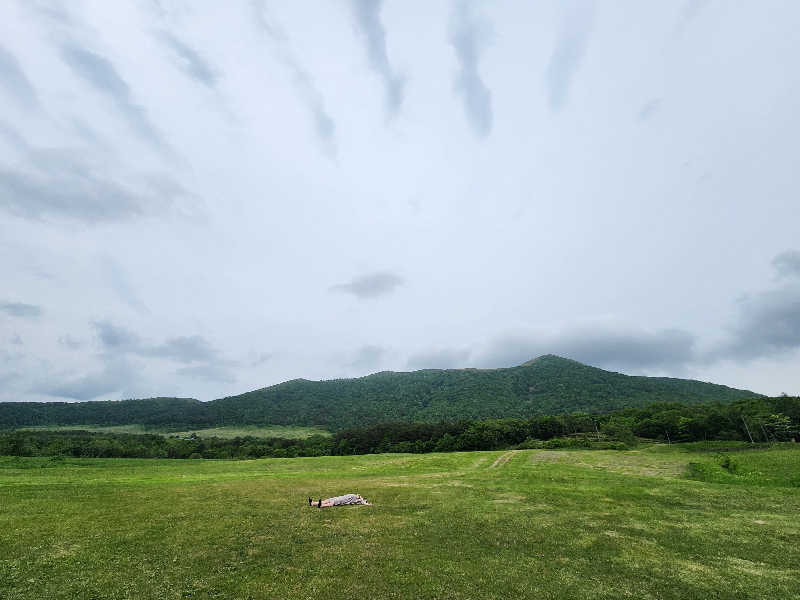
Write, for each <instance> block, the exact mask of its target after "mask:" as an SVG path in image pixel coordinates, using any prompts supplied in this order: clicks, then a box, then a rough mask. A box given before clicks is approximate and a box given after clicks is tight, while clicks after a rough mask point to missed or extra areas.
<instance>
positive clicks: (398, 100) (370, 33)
mask: <svg viewBox="0 0 800 600" xmlns="http://www.w3.org/2000/svg"><path fill="white" fill-rule="evenodd" d="M352 4H353V11H354V13H355V20H356V25H357V27H358V29H359V31H360V32H361V36H362V38H363V39H364V44H365V49H366V51H367V57H368V58H369V64H370V67H371V68H372V70H373V71H375V72H376V73H377V74H378V75H379V76H380V77H381V79H382V80H383V84H384V88H385V90H386V108H387V110H388V112H389V114H390V115H394V114H395V113H396V112H397V111H398V110H399V109H400V106H401V105H402V103H403V93H404V88H405V79H404V78H403V77H401V76H400V75H398V74H397V73H395V72H394V70H393V69H392V66H391V65H390V64H389V56H388V54H387V52H386V28H385V27H384V26H383V23H381V19H380V13H381V8H382V7H383V0H352Z"/></svg>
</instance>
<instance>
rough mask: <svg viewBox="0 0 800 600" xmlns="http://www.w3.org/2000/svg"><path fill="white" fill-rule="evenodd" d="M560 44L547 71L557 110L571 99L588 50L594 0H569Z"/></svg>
mask: <svg viewBox="0 0 800 600" xmlns="http://www.w3.org/2000/svg"><path fill="white" fill-rule="evenodd" d="M561 6H562V8H563V11H564V14H563V16H562V19H561V26H560V28H559V32H558V35H557V37H556V44H555V47H554V48H553V54H552V55H551V57H550V63H549V65H548V66H547V71H546V73H545V81H546V82H547V88H548V90H549V98H550V108H551V109H552V110H553V111H554V112H556V111H559V110H561V109H562V108H563V107H564V105H565V104H566V103H567V99H568V96H569V88H570V86H571V84H572V79H573V78H574V77H575V74H576V73H577V71H578V69H579V67H580V65H581V61H583V57H584V55H585V54H586V48H587V46H588V43H589V35H590V34H591V31H592V24H593V22H594V10H595V7H594V0H585V1H584V0H565V1H564V2H563V3H562V4H561Z"/></svg>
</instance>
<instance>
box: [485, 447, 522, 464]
mask: <svg viewBox="0 0 800 600" xmlns="http://www.w3.org/2000/svg"><path fill="white" fill-rule="evenodd" d="M517 452H519V450H511V451H510V452H506V453H505V454H502V455H501V456H498V457H497V460H495V461H494V462H493V463H492V464H491V465H490V466H489V468H490V469H499V468H500V467H502V466H503V465H504V464H506V463H507V462H508V461H510V460H511V459H512V458H513V456H514V455H515V454H516V453H517Z"/></svg>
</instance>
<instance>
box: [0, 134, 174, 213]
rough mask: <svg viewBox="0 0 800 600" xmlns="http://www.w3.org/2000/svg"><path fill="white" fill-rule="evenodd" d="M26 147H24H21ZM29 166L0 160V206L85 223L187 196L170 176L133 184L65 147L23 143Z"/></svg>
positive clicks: (145, 210)
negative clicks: (118, 178)
mask: <svg viewBox="0 0 800 600" xmlns="http://www.w3.org/2000/svg"><path fill="white" fill-rule="evenodd" d="M23 148H24V147H23ZM24 149H25V150H26V153H27V158H28V165H27V168H14V169H11V168H8V167H5V166H2V165H0V208H4V209H5V210H7V211H8V212H10V213H12V214H14V215H17V216H20V217H23V218H27V219H43V218H53V217H55V218H62V219H63V218H66V219H72V220H76V221H83V222H86V223H89V224H97V223H104V222H114V221H125V220H129V219H132V218H137V217H141V216H144V215H145V214H148V213H153V212H158V211H160V210H161V209H164V208H166V207H168V206H170V205H172V204H173V203H174V201H175V200H176V199H177V198H179V197H181V196H187V194H186V192H185V191H184V190H183V188H181V187H180V186H179V185H177V184H175V183H174V182H173V184H172V185H171V186H168V185H166V184H165V181H171V180H170V179H169V177H168V176H165V175H162V176H158V177H156V176H147V175H144V176H142V175H140V176H139V177H137V179H136V187H135V188H132V187H131V186H130V185H126V184H124V183H122V182H120V181H115V180H114V179H113V178H112V177H111V176H109V175H108V173H107V172H106V169H105V168H101V167H100V166H95V165H93V164H92V163H91V162H90V161H89V160H87V159H86V158H85V157H84V156H83V155H82V154H81V153H80V152H76V151H74V150H69V149H44V150H43V149H37V148H30V147H28V148H24Z"/></svg>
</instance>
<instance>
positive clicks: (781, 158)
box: [0, 0, 800, 401]
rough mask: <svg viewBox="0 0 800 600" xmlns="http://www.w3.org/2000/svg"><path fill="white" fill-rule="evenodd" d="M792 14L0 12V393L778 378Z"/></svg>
mask: <svg viewBox="0 0 800 600" xmlns="http://www.w3.org/2000/svg"><path fill="white" fill-rule="evenodd" d="M798 29H800V3H798V2H796V1H794V0H787V1H785V2H779V1H769V0H759V1H752V2H749V1H746V2H727V1H723V0H689V1H688V2H687V1H683V0H680V1H679V0H676V1H674V2H640V1H639V0H630V1H627V2H624V1H616V0H615V1H613V2H612V1H597V2H592V1H590V0H572V1H560V0H559V1H552V2H523V1H519V2H477V1H476V2H467V1H460V0H456V1H451V0H448V1H441V2H438V1H435V2H429V1H425V2H423V1H419V2H417V1H407V0H387V1H386V2H380V1H370V0H353V1H345V0H341V1H337V2H327V1H318V2H279V1H265V2H259V1H255V2H253V1H249V0H242V1H238V2H237V1H234V2H216V1H210V0H209V1H200V2H198V1H191V2H190V1H188V0H185V1H174V2H173V1H169V0H161V1H158V0H153V1H149V2H147V1H144V0H142V1H140V2H107V1H105V0H98V1H95V2H92V1H86V0H75V1H70V2H64V3H61V4H59V3H57V2H46V1H41V2H34V1H32V0H22V1H19V2H14V1H12V0H8V1H4V2H2V3H0V401H17V400H38V401H42V400H65V399H66V400H87V399H118V398H130V397H149V396H156V395H169V396H172V395H175V396H184V397H195V398H199V399H201V400H210V399H213V398H217V397H220V396H225V395H232V394H236V393H240V392H244V391H247V390H251V389H255V388H259V387H264V386H266V385H270V384H274V383H278V382H280V381H284V380H288V379H293V378H297V377H305V378H308V379H323V378H325V379H328V378H336V377H349V376H360V375H364V374H367V373H371V372H375V371H380V370H413V369H420V368H434V367H435V368H444V367H454V368H457V367H507V366H511V365H516V364H519V363H522V362H524V361H526V360H529V359H531V358H534V357H535V356H538V355H540V354H545V353H555V354H559V355H562V356H566V357H570V358H574V359H577V360H580V361H583V362H586V363H589V364H592V365H596V366H600V367H604V368H608V369H612V370H618V371H622V372H624V373H629V374H646V375H670V376H677V377H691V378H696V379H701V380H705V381H714V382H717V383H724V384H727V385H731V386H735V387H742V388H747V389H751V390H754V391H757V392H762V393H768V394H779V393H781V392H786V393H790V394H800V178H799V177H798V171H799V168H798V167H799V165H798V162H799V159H800V152H799V151H798V140H800V111H798V106H800V36H798V35H797V31H798Z"/></svg>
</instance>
